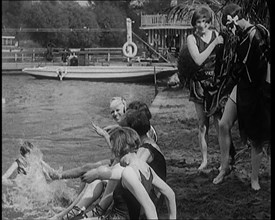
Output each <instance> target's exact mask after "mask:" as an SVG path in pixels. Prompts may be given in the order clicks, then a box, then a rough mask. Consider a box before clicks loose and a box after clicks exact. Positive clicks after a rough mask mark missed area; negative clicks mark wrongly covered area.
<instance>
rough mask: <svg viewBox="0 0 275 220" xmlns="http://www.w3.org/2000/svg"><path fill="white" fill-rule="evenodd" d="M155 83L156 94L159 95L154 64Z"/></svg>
mask: <svg viewBox="0 0 275 220" xmlns="http://www.w3.org/2000/svg"><path fill="white" fill-rule="evenodd" d="M154 84H155V96H157V94H158V86H157V73H156V66H154Z"/></svg>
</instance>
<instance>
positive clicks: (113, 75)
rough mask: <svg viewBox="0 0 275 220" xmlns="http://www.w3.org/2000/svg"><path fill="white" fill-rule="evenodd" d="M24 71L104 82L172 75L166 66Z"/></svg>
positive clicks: (132, 80) (50, 68)
mask: <svg viewBox="0 0 275 220" xmlns="http://www.w3.org/2000/svg"><path fill="white" fill-rule="evenodd" d="M22 71H23V72H24V73H27V74H29V75H32V76H34V77H36V78H38V79H55V80H90V81H106V82H148V83H151V82H154V79H155V75H156V79H163V78H166V77H168V76H171V75H173V74H174V73H175V72H176V68H174V67H167V66H155V67H154V66H46V67H36V68H24V69H23V70H22Z"/></svg>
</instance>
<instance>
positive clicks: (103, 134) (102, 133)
mask: <svg viewBox="0 0 275 220" xmlns="http://www.w3.org/2000/svg"><path fill="white" fill-rule="evenodd" d="M92 126H93V129H94V131H95V132H96V133H97V134H98V135H99V136H101V137H104V138H105V140H106V142H107V144H108V147H109V148H110V149H111V148H112V145H111V142H110V135H109V133H108V130H107V129H111V128H110V126H109V128H107V127H105V129H102V128H101V127H99V126H97V125H96V124H94V123H93V122H92Z"/></svg>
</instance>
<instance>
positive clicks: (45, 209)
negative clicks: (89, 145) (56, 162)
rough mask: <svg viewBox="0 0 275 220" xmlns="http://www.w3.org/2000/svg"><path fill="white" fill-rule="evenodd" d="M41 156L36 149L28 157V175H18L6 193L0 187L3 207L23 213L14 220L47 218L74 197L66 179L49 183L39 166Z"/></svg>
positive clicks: (68, 203) (73, 191) (74, 193)
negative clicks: (13, 184)
mask: <svg viewBox="0 0 275 220" xmlns="http://www.w3.org/2000/svg"><path fill="white" fill-rule="evenodd" d="M42 157H43V154H42V152H41V151H40V150H39V149H38V148H36V149H35V150H34V151H33V152H32V153H31V154H30V155H29V157H28V168H27V175H23V174H18V175H17V176H16V178H15V179H14V182H15V183H16V184H15V186H14V187H10V188H6V191H4V190H3V188H2V207H3V208H8V209H11V210H13V211H12V212H13V213H14V211H15V212H17V213H18V212H20V213H23V216H20V218H17V219H48V218H50V217H52V216H53V215H55V214H57V213H58V212H60V211H61V210H63V209H64V208H65V207H67V206H69V205H70V203H71V202H72V201H73V200H74V198H75V197H76V192H75V190H74V189H72V188H69V187H68V186H67V185H66V182H65V180H58V181H52V182H50V177H49V175H47V173H45V170H44V169H43V167H42V166H41V160H42ZM59 171H62V168H60V169H59ZM2 216H3V213H2ZM13 219H15V218H14V216H13Z"/></svg>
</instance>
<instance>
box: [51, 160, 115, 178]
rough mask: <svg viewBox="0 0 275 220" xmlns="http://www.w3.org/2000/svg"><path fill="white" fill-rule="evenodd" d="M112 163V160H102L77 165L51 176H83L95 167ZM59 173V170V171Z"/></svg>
mask: <svg viewBox="0 0 275 220" xmlns="http://www.w3.org/2000/svg"><path fill="white" fill-rule="evenodd" d="M109 164H110V160H109V159H106V160H101V161H98V162H96V163H87V164H85V165H84V166H81V167H76V168H73V169H70V170H65V171H63V172H61V173H60V174H57V175H53V176H51V178H52V179H75V178H79V177H81V176H82V175H83V174H84V173H86V172H87V171H89V170H91V169H95V168H97V167H100V166H108V165H109ZM57 173H58V171H57Z"/></svg>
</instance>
